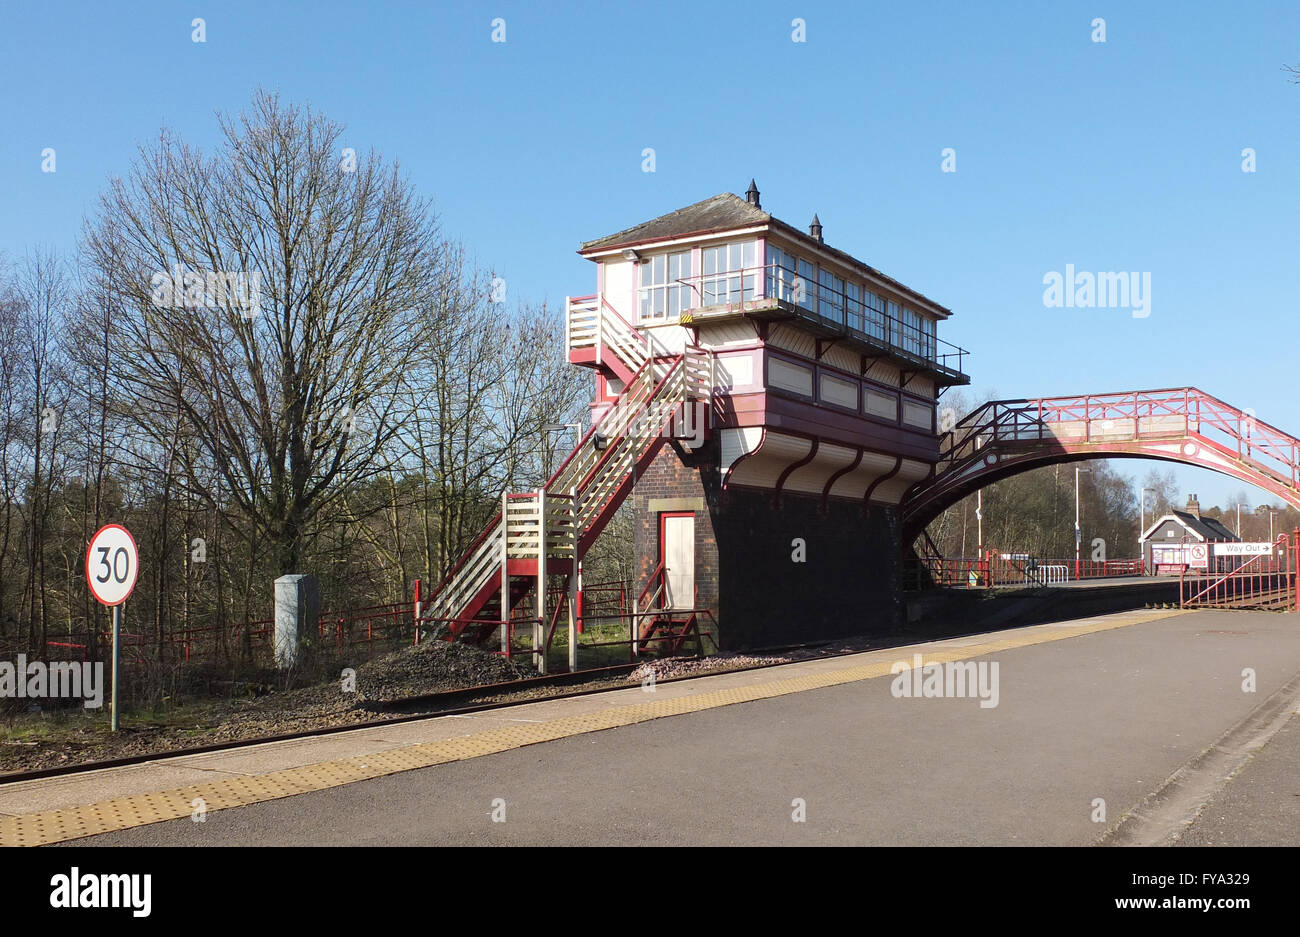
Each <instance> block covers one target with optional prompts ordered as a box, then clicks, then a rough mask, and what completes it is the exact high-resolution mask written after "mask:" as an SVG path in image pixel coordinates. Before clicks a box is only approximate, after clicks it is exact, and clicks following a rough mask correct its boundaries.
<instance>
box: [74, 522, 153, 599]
mask: <svg viewBox="0 0 1300 937" xmlns="http://www.w3.org/2000/svg"><path fill="white" fill-rule="evenodd" d="M139 572H140V554H139V552H138V551H137V550H136V548H135V540H134V539H133V538H132V537H131V534H130V533H129V532H128V531H127V529H126V528H125V527H123V526H122V525H121V524H106V525H105V526H103V527H101V528H100V529H99V530H98V531H97V532H96V533H95V536H94V537H92V538H91V540H90V549H88V550H87V551H86V582H87V583H89V584H90V592H91V594H92V595H94V596H95V598H96V599H97V600H98V601H99V603H100V604H101V605H107V606H110V607H111V606H114V605H121V604H122V603H123V602H125V601H126V597H127V596H129V595H130V594H131V590H132V589H134V588H135V580H136V576H137V575H138V574H139Z"/></svg>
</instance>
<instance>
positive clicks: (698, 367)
mask: <svg viewBox="0 0 1300 937" xmlns="http://www.w3.org/2000/svg"><path fill="white" fill-rule="evenodd" d="M589 299H591V298H590V297H588V298H586V299H584V300H578V301H572V302H570V304H569V322H568V326H569V331H570V348H571V358H572V357H573V356H572V351H573V348H574V345H573V343H574V342H575V341H577V342H578V343H579V344H578V345H577V348H578V349H579V350H580V351H583V353H584V354H585V353H586V351H585V350H587V349H591V348H594V349H595V350H594V353H593V359H594V363H595V364H597V365H598V366H600V367H602V368H605V369H606V370H607V371H608V372H610V373H613V374H616V375H626V377H625V378H624V379H625V381H626V386H625V388H624V390H623V392H622V393H621V394H620V395H619V396H618V398H617V399H616V400H615V401H614V402H613V404H612V405H611V406H610V407H609V408H608V409H607V410H606V411H605V413H604V414H603V415H602V416H601V417H600V418H599V420H598V421H597V422H596V424H595V425H594V426H593V427H592V428H591V430H590V431H589V432H588V433H587V434H586V436H584V437H583V438H582V440H581V441H580V442H579V443H578V445H577V447H576V448H574V450H573V451H572V452H571V453H570V454H569V456H568V457H567V458H566V459H565V460H564V462H563V464H561V466H560V468H559V469H558V470H557V471H556V472H555V474H554V475H552V476H551V478H550V479H549V480H548V481H547V482H546V484H545V486H544V487H542V488H541V489H539V490H537V491H529V492H513V493H511V492H507V493H505V494H503V495H502V497H501V508H500V510H498V511H497V513H496V514H495V515H494V516H493V517H492V519H491V520H490V521H489V522H488V523H487V525H486V526H485V527H484V529H483V531H482V532H481V533H480V534H479V536H478V537H477V539H475V541H474V542H473V543H472V544H471V545H470V547H469V549H468V550H466V551H465V553H464V555H463V556H462V557H461V559H460V561H459V562H458V563H457V564H456V566H455V567H454V568H453V569H452V571H451V572H450V573H449V574H448V575H447V577H446V578H445V579H444V580H443V581H442V583H440V584H439V586H438V587H437V589H436V590H435V591H434V593H433V594H432V595H431V597H430V599H429V602H428V604H427V605H426V606H425V608H424V611H423V615H422V625H423V627H424V630H425V632H426V633H429V634H431V635H439V636H444V637H447V638H448V639H452V640H454V639H457V638H462V637H463V638H466V639H469V640H474V641H478V642H482V641H486V640H487V639H488V638H489V637H491V635H492V634H493V633H494V632H497V631H498V630H500V631H501V645H502V649H503V650H505V651H508V650H509V646H508V642H509V631H508V629H502V628H501V625H502V622H503V621H504V620H506V619H507V618H508V616H509V613H510V610H512V609H515V608H516V607H517V606H518V605H519V603H520V602H521V601H522V600H523V598H524V596H526V595H529V594H532V595H534V596H535V603H534V611H535V617H534V618H531V619H530V622H531V623H532V625H533V627H534V648H537V647H538V646H539V644H541V643H545V639H544V638H543V636H542V635H543V623H544V621H545V620H546V617H547V615H546V608H545V603H546V598H545V597H546V589H545V585H544V584H545V581H546V577H547V576H548V575H570V576H571V575H572V573H573V572H574V570H575V569H576V567H577V562H578V561H579V560H580V559H581V557H582V556H583V555H584V554H585V553H586V551H587V550H588V549H589V548H590V547H591V545H592V543H593V542H594V541H595V539H596V537H597V536H599V534H600V532H601V531H602V530H603V529H604V528H605V525H606V524H608V523H609V521H610V519H611V518H612V517H613V515H614V512H615V511H617V510H618V508H619V506H620V505H621V504H622V503H623V500H624V499H625V498H626V497H627V494H628V492H629V491H631V488H632V482H633V478H634V477H635V475H636V474H637V473H639V472H640V471H641V470H643V469H644V468H646V467H647V466H648V464H649V462H650V461H651V460H652V459H653V458H654V456H655V454H656V453H657V452H658V451H659V448H660V447H661V446H662V445H663V444H664V442H665V441H666V440H667V439H668V438H670V437H671V436H672V435H673V433H674V429H675V424H676V421H678V420H680V418H681V416H682V415H683V414H684V408H685V407H687V406H692V405H703V408H704V411H705V412H706V413H707V412H708V410H709V408H710V407H711V402H712V389H713V380H714V378H713V362H712V357H711V355H710V353H709V352H707V351H705V350H703V349H699V348H694V347H688V348H687V349H686V350H685V351H684V352H683V353H682V354H678V355H656V354H654V353H653V352H652V350H651V346H650V344H649V343H648V342H647V340H646V339H645V338H644V337H643V336H642V335H641V334H640V333H639V332H637V331H636V330H635V329H632V328H631V327H630V326H628V325H627V324H626V323H625V322H623V320H622V319H621V318H618V317H617V313H613V311H612V309H609V308H608V304H607V303H605V302H604V300H603V299H602V298H599V297H597V302H595V303H589V302H588V301H587V300H589ZM611 313H612V314H611ZM592 342H594V343H595V344H594V345H593V344H592ZM706 422H707V421H706ZM539 584H540V588H538V586H539ZM503 595H505V596H507V597H508V598H507V601H506V606H507V607H506V608H504V609H503V607H502V599H501V597H502V596H503ZM535 653H536V652H535ZM543 663H544V661H543Z"/></svg>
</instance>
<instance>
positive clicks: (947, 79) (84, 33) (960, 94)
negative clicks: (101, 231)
mask: <svg viewBox="0 0 1300 937" xmlns="http://www.w3.org/2000/svg"><path fill="white" fill-rule="evenodd" d="M196 16H201V17H203V18H204V19H205V21H206V40H207V41H206V42H204V43H201V44H200V43H195V42H192V41H191V25H190V23H191V20H192V19H193V18H194V17H196ZM497 17H500V18H503V19H504V20H505V24H506V41H505V42H504V43H494V42H492V20H493V19H494V18H497ZM1097 17H1102V18H1104V19H1105V24H1106V25H1105V28H1106V41H1105V42H1104V43H1098V42H1093V41H1092V35H1093V32H1094V28H1093V26H1092V25H1091V24H1092V21H1093V20H1094V19H1095V18H1097ZM795 18H800V19H802V20H803V21H804V22H805V29H806V41H805V42H793V41H792V38H791V34H792V20H794V19H795ZM1297 37H1300V4H1296V3H1294V2H1291V3H1263V2H1261V3H1245V4H1239V5H1236V6H1233V7H1216V6H1215V5H1211V4H1201V3H1142V4H1134V3H1115V2H1101V0H1090V2H1087V3H1072V2H1063V3H1050V4H1048V3H1042V4H1030V3H1018V4H1017V3H989V4H970V3H934V4H884V3H843V4H839V3H813V2H808V0H786V2H779V3H770V2H745V3H675V2H661V3H654V4H611V3H596V2H592V3H547V4H528V3H516V2H491V3H479V2H472V3H470V2H467V3H437V4H430V3H396V2H377V3H373V4H361V3H355V2H350V3H336V2H320V3H311V4H307V3H303V4H289V3H274V2H253V3H243V2H240V3H223V2H214V0H199V2H184V3H179V2H167V3H161V2H159V3H147V2H146V3H132V4H124V3H107V4H106V3H101V2H95V3H60V2H48V3H42V4H29V5H25V6H24V7H19V6H17V5H15V4H10V5H6V7H5V9H4V10H3V12H0V78H3V81H4V85H3V86H4V87H5V89H6V93H5V95H4V97H3V102H2V103H0V118H2V120H0V127H3V133H0V251H3V252H4V253H6V254H8V255H9V256H10V257H11V258H12V257H14V256H21V254H22V253H23V251H24V250H25V249H26V248H28V247H30V246H32V245H35V244H44V245H51V246H54V247H58V248H63V249H67V250H72V249H73V248H74V246H75V243H76V239H77V234H78V231H79V229H80V223H81V218H82V217H83V215H84V214H85V213H86V212H87V211H89V210H90V209H91V208H92V206H93V203H94V199H95V197H96V194H97V192H98V191H99V189H100V188H101V187H102V186H103V184H104V182H105V180H106V179H107V178H108V177H109V176H110V175H112V174H114V173H122V172H125V171H126V170H127V168H128V167H129V165H130V162H131V160H132V158H133V155H134V152H135V148H136V146H137V145H138V144H140V143H144V142H148V141H149V140H150V139H151V138H153V137H154V136H155V135H156V133H157V131H158V129H159V128H160V127H161V126H163V125H164V124H165V125H168V126H170V127H172V128H174V129H175V130H177V131H179V132H180V133H181V134H183V135H184V136H185V137H187V138H189V139H191V140H192V141H194V142H197V143H199V144H210V143H212V142H213V141H215V139H216V134H217V130H216V121H215V119H214V113H215V112H216V111H218V110H237V109H238V108H240V107H241V106H243V105H244V104H246V103H247V102H248V100H249V98H250V96H251V94H252V92H253V90H254V89H255V88H256V87H257V86H258V85H262V86H265V87H267V88H271V89H276V90H279V91H280V92H281V93H282V94H283V95H285V96H286V97H288V98H291V99H294V100H297V101H308V102H310V103H312V104H313V105H314V106H315V107H317V108H319V109H320V110H322V111H324V112H325V113H327V114H328V115H329V116H331V117H332V118H334V119H335V120H338V121H340V122H342V123H344V124H346V125H347V126H348V128H349V130H348V135H347V137H348V144H349V145H354V146H355V147H356V148H357V150H358V151H360V152H364V151H366V150H368V149H369V148H371V147H374V148H376V149H378V150H380V151H382V152H383V153H384V154H385V155H386V156H390V157H397V158H398V159H400V161H401V164H402V166H403V167H404V169H405V171H406V172H407V173H409V175H410V176H411V178H412V179H413V181H414V182H415V183H416V185H417V187H418V188H419V189H420V191H422V192H423V193H426V194H428V195H430V196H432V197H433V198H434V199H435V202H436V205H437V207H438V210H439V212H440V214H441V217H442V220H443V222H444V224H445V226H446V228H447V230H448V232H449V233H451V234H453V235H455V236H457V237H459V238H460V239H462V240H464V241H465V242H466V243H467V244H469V245H470V247H471V249H472V250H473V251H474V253H475V254H476V255H477V256H478V257H479V258H480V259H481V260H482V261H483V262H484V263H485V264H489V265H492V266H495V267H496V268H497V269H498V270H499V271H500V272H502V273H503V274H504V275H505V276H506V278H507V281H508V283H509V291H510V296H511V298H512V299H513V298H527V299H534V300H542V299H546V300H549V301H551V302H553V303H557V304H558V303H560V302H562V301H563V297H564V296H565V295H566V294H581V293H587V292H590V291H592V289H594V272H593V268H592V267H591V266H590V265H589V264H588V263H586V262H585V261H582V260H581V259H579V258H578V257H577V256H576V255H575V253H574V250H575V248H576V247H577V245H578V243H579V242H580V241H582V240H587V239H590V238H594V237H599V236H602V235H605V234H608V233H611V232H613V231H615V230H618V229H620V228H623V227H626V226H629V225H631V224H634V223H636V222H639V221H642V220H645V219H647V218H650V217H653V216H655V215H658V214H662V213H664V212H666V211H670V210H672V209H675V208H679V207H681V206H683V205H686V204H689V203H691V202H694V201H697V200H699V199H701V198H705V197H708V196H710V195H713V194H716V193H718V192H722V191H734V192H737V193H740V192H743V191H744V189H745V186H746V185H747V184H748V182H749V179H750V177H754V178H756V179H757V180H758V184H759V187H760V189H761V190H762V192H763V206H764V208H766V209H768V210H769V211H771V212H773V214H775V215H777V216H778V217H780V218H783V219H784V220H786V221H789V222H791V223H793V224H796V225H804V224H806V223H807V222H808V220H809V219H810V218H811V217H812V214H813V212H814V211H815V212H817V213H818V214H819V215H820V218H821V221H822V222H823V224H824V225H825V237H826V240H827V241H828V242H829V243H831V244H834V245H835V246H837V247H840V248H842V249H844V250H847V251H849V252H850V253H853V254H854V255H856V256H858V257H860V258H861V259H863V260H864V261H866V262H867V263H870V264H872V265H874V266H876V267H878V268H880V269H882V270H884V271H885V272H887V273H889V274H891V275H893V276H895V277H897V278H899V279H901V280H903V281H904V282H906V283H908V284H909V285H911V286H914V287H915V288H917V289H919V290H921V291H922V292H924V293H926V294H927V295H929V296H931V297H933V298H934V299H936V300H938V301H939V302H941V303H943V304H945V305H947V306H949V307H950V308H951V309H952V310H953V311H954V316H953V318H952V319H951V320H950V321H949V322H947V323H945V324H944V326H943V327H942V328H941V330H940V337H941V338H944V339H946V340H948V341H951V342H954V343H957V344H959V345H962V346H964V347H966V348H967V349H969V350H970V351H971V352H972V353H973V357H971V358H969V359H968V370H969V371H970V373H971V375H972V377H973V379H974V380H973V383H974V390H975V392H976V393H979V394H985V393H992V394H996V395H997V396H1000V397H1021V396H1036V395H1040V394H1068V393H1076V392H1085V391H1089V392H1103V391H1113V390H1128V389H1141V388H1157V387H1170V386H1184V385H1187V384H1191V385H1195V386H1198V387H1201V388H1202V389H1204V390H1206V391H1208V392H1210V393H1212V394H1214V395H1216V396H1219V397H1221V398H1223V399H1225V400H1227V401H1229V402H1231V403H1233V404H1236V405H1238V406H1241V407H1243V408H1244V407H1251V408H1253V409H1254V410H1255V411H1256V413H1257V414H1258V416H1259V418H1260V419H1262V420H1266V421H1268V422H1272V423H1274V424H1277V425H1279V426H1280V427H1281V428H1282V429H1284V430H1288V431H1290V432H1292V433H1295V434H1300V399H1297V397H1296V394H1295V388H1296V387H1297V379H1296V376H1295V373H1294V369H1295V364H1296V354H1295V349H1296V348H1297V339H1300V326H1297V312H1300V309H1298V308H1297V307H1298V305H1300V304H1298V302H1297V296H1298V295H1300V262H1298V260H1297V249H1296V247H1297V245H1296V230H1295V219H1296V218H1297V217H1298V212H1297V207H1300V206H1298V205H1297V202H1300V185H1298V184H1297V183H1300V120H1298V118H1300V85H1294V84H1290V83H1288V81H1287V77H1288V76H1287V75H1286V74H1285V73H1284V72H1283V71H1282V67H1283V65H1286V64H1291V65H1300V40H1298V39H1297ZM46 147H53V148H55V151H56V154H57V156H56V158H57V171H56V172H55V173H42V172H41V152H42V150H43V149H44V148H46ZM645 147H653V148H654V149H655V157H656V158H655V164H656V171H655V172H653V173H647V172H643V171H642V156H641V153H642V150H643V149H644V148H645ZM945 147H952V148H953V149H954V150H955V151H956V169H957V171H956V172H953V173H944V172H942V171H941V161H942V155H941V153H942V150H943V149H944V148H945ZM1246 147H1250V148H1253V149H1254V150H1255V153H1256V161H1257V171H1256V172H1253V173H1244V172H1242V170H1241V167H1242V155H1241V153H1242V150H1243V149H1244V148H1246ZM1066 264H1073V265H1074V267H1075V268H1076V270H1079V271H1112V270H1115V271H1144V272H1150V274H1151V282H1152V287H1151V309H1150V315H1149V316H1148V317H1146V318H1134V317H1133V316H1132V315H1131V313H1130V312H1129V311H1128V310H1125V309H1077V308H1074V309H1058V308H1046V307H1045V306H1044V303H1043V290H1044V286H1043V276H1044V274H1046V273H1048V272H1049V271H1063V270H1064V268H1065V265H1066ZM1139 466H1142V467H1141V469H1140V470H1141V471H1145V466H1143V465H1142V463H1134V462H1127V463H1121V464H1119V466H1118V467H1119V468H1120V469H1121V470H1122V471H1125V472H1129V473H1132V472H1133V471H1134V470H1138V469H1139ZM1179 477H1180V481H1181V483H1182V485H1183V489H1184V492H1186V491H1197V492H1198V493H1199V494H1200V496H1201V503H1202V504H1212V503H1216V502H1217V503H1222V504H1226V503H1227V502H1228V501H1229V499H1230V496H1231V494H1232V493H1235V492H1237V491H1238V490H1241V489H1242V487H1243V486H1242V485H1241V483H1239V482H1237V481H1235V480H1233V479H1229V478H1226V477H1223V476H1218V475H1214V474H1212V473H1208V472H1201V471H1196V470H1192V469H1179ZM1263 497H1264V496H1263V493H1262V492H1252V494H1251V499H1252V501H1257V500H1262V499H1263Z"/></svg>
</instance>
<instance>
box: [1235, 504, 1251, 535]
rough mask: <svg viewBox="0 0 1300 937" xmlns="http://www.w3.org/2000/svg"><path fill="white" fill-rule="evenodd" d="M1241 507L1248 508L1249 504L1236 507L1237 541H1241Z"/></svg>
mask: <svg viewBox="0 0 1300 937" xmlns="http://www.w3.org/2000/svg"><path fill="white" fill-rule="evenodd" d="M1243 507H1246V508H1248V507H1250V505H1249V504H1238V505H1237V539H1238V540H1240V539H1241V509H1242V508H1243Z"/></svg>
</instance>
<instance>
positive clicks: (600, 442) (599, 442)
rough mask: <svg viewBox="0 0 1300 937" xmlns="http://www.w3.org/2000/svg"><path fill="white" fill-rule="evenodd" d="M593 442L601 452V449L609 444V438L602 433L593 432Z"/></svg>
mask: <svg viewBox="0 0 1300 937" xmlns="http://www.w3.org/2000/svg"><path fill="white" fill-rule="evenodd" d="M591 444H592V445H593V446H595V447H596V451H598V452H599V451H600V450H602V449H604V448H605V447H606V446H608V445H609V439H608V438H607V437H605V436H602V435H601V434H600V433H592V434H591Z"/></svg>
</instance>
